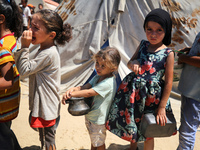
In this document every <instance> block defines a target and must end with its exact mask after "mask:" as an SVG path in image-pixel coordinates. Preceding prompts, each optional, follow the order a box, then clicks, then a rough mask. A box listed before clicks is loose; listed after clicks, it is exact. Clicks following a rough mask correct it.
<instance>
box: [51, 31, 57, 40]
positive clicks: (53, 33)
mask: <svg viewBox="0 0 200 150" xmlns="http://www.w3.org/2000/svg"><path fill="white" fill-rule="evenodd" d="M55 37H56V32H55V31H52V32H51V33H50V38H51V39H54V38H55Z"/></svg>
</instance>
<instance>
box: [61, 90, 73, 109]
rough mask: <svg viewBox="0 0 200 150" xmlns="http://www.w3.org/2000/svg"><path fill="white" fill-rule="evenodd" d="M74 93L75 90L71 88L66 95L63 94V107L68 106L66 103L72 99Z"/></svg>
mask: <svg viewBox="0 0 200 150" xmlns="http://www.w3.org/2000/svg"><path fill="white" fill-rule="evenodd" d="M73 91H75V88H71V89H69V90H68V91H67V92H65V93H64V94H63V97H62V104H63V105H65V104H66V103H65V101H66V100H67V99H69V98H71V97H72V96H71V93H72V92H73Z"/></svg>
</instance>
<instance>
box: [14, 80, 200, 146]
mask: <svg viewBox="0 0 200 150" xmlns="http://www.w3.org/2000/svg"><path fill="white" fill-rule="evenodd" d="M172 96H173V98H171V103H172V109H173V112H174V114H175V118H176V120H177V127H179V125H180V97H178V96H174V95H172ZM67 108H68V105H65V106H64V105H62V107H61V118H60V123H59V126H58V129H57V133H56V146H57V149H58V150H87V149H90V139H89V135H88V133H87V130H86V127H85V123H84V116H72V115H70V114H69V113H68V111H67ZM28 116H29V110H28V87H27V84H24V83H22V92H21V104H20V112H19V116H18V117H17V118H16V119H15V120H13V124H12V130H13V131H14V132H15V134H16V136H17V138H18V141H19V143H20V145H21V147H22V148H23V150H38V149H40V142H39V135H38V132H36V131H35V130H33V129H32V128H31V127H30V126H29V123H28ZM178 135H179V134H178V133H177V134H176V135H174V136H171V137H166V138H155V150H175V149H176V148H177V145H178ZM199 140H200V130H199V131H198V132H197V135H196V143H195V148H194V150H199V148H200V142H199ZM128 147H129V142H127V141H125V140H122V139H120V138H118V137H117V136H115V135H114V134H112V133H110V132H109V131H107V139H106V148H107V149H108V150H125V149H127V148H128ZM142 148H143V143H139V149H142Z"/></svg>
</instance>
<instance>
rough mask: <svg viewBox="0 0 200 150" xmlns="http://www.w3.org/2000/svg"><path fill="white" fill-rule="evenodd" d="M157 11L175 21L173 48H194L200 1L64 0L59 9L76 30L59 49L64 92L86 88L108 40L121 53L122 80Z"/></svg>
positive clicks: (199, 27) (197, 29)
mask: <svg viewBox="0 0 200 150" xmlns="http://www.w3.org/2000/svg"><path fill="white" fill-rule="evenodd" d="M155 8H163V9H164V10H166V11H168V12H169V13H170V15H171V17H172V20H173V34H172V44H171V45H170V47H171V48H173V49H179V48H183V47H185V46H191V44H192V42H193V40H194V38H195V36H196V34H197V33H198V32H199V29H200V3H199V0H92V1H91V0H63V2H62V3H61V4H60V5H59V6H58V7H57V8H56V11H57V12H58V13H59V14H60V15H61V17H62V18H63V20H64V22H68V23H70V24H71V25H72V27H73V39H72V40H71V41H70V42H69V43H67V44H66V45H65V46H64V47H59V51H60V56H61V65H62V66H61V68H62V69H61V70H62V72H61V75H62V77H61V80H62V86H61V89H62V91H65V90H66V89H68V88H70V87H72V86H78V85H83V84H84V83H85V81H86V80H87V79H88V78H89V77H90V75H91V74H92V72H93V70H94V62H93V61H92V55H93V54H94V53H96V52H97V51H99V50H100V48H101V46H102V45H103V44H104V43H105V42H106V41H107V40H108V41H109V45H110V46H111V47H116V48H117V49H118V50H119V51H120V54H121V57H122V61H121V63H120V67H119V74H120V77H121V78H122V79H123V78H124V77H125V76H126V75H127V74H128V73H129V72H130V70H129V69H128V68H127V66H126V64H127V62H128V60H129V59H130V57H131V56H132V55H133V53H134V52H135V50H136V48H137V46H138V44H139V42H140V41H141V40H142V39H145V38H146V37H145V33H144V30H143V21H144V18H145V16H146V15H147V14H148V13H149V12H150V11H151V10H152V9H155Z"/></svg>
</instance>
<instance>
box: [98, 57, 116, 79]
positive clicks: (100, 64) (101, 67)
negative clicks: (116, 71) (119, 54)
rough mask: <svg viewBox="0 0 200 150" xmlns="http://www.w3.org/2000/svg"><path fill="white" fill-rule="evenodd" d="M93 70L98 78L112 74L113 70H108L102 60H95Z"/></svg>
mask: <svg viewBox="0 0 200 150" xmlns="http://www.w3.org/2000/svg"><path fill="white" fill-rule="evenodd" d="M95 69H96V72H97V74H98V75H99V76H104V77H106V76H110V75H111V74H112V72H113V69H111V68H109V67H108V66H107V65H106V62H105V61H103V59H102V58H97V59H96V63H95Z"/></svg>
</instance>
